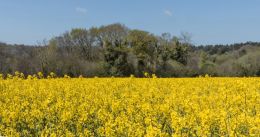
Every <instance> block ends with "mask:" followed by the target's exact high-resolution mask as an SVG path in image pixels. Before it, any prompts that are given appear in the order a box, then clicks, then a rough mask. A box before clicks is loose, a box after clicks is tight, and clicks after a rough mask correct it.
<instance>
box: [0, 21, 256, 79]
mask: <svg viewBox="0 0 260 137" xmlns="http://www.w3.org/2000/svg"><path fill="white" fill-rule="evenodd" d="M190 39H191V38H190V36H189V35H188V34H187V33H183V34H182V35H181V36H179V37H176V36H171V35H170V34H169V33H163V34H162V35H161V36H156V35H154V34H151V33H149V32H146V31H142V30H131V29H129V28H127V27H126V26H124V25H122V24H112V25H107V26H101V27H93V28H90V29H81V28H78V29H72V30H71V31H69V32H66V33H64V34H62V35H60V36H57V37H54V38H52V39H51V40H50V41H48V42H42V43H40V44H39V45H38V46H25V45H7V44H4V43H2V44H1V43H0V73H3V74H5V76H6V75H7V74H14V72H15V71H20V72H23V73H24V74H25V75H26V76H27V75H28V74H34V73H37V72H39V71H41V72H43V74H44V76H46V75H47V74H49V73H50V72H55V73H56V74H57V75H58V76H63V75H64V74H67V75H69V76H71V77H78V76H79V75H83V76H88V77H91V76H100V77H101V76H119V77H123V76H124V77H125V76H130V74H134V75H135V76H138V77H143V73H144V72H149V73H154V74H156V75H157V76H159V77H192V76H198V75H204V74H210V75H212V76H260V43H254V42H247V43H241V44H233V45H207V46H194V45H192V44H191V40H190Z"/></svg>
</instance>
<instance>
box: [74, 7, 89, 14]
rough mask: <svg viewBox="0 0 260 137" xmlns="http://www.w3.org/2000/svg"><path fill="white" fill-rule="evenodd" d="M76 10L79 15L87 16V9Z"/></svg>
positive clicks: (78, 8)
mask: <svg viewBox="0 0 260 137" xmlns="http://www.w3.org/2000/svg"><path fill="white" fill-rule="evenodd" d="M75 10H76V12H78V13H82V14H87V9H85V8H81V7H77V8H76V9H75Z"/></svg>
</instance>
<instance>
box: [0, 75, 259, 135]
mask: <svg viewBox="0 0 260 137" xmlns="http://www.w3.org/2000/svg"><path fill="white" fill-rule="evenodd" d="M9 77H10V78H8V79H7V80H3V79H2V80H0V135H1V136H8V137H12V136H26V137H27V136H43V137H45V136H46V137H47V136H51V137H52V136H53V137H54V136H57V137H60V136H78V137H81V136H82V137H83V136H97V137H99V136H100V137H101V136H102V137H105V136H106V137H114V136H118V137H126V136H129V137H135V136H137V137H143V136H145V137H171V136H172V137H179V136H183V137H185V136H187V137H193V136H194V137H206V136H212V137H218V136H226V137H235V136H237V137H242V136H251V137H259V136H260V78H210V77H206V78H156V77H154V78H134V77H130V78H69V77H65V78H50V77H49V79H37V78H33V77H30V78H28V79H23V78H19V77H11V76H9Z"/></svg>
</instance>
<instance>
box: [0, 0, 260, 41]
mask: <svg viewBox="0 0 260 137" xmlns="http://www.w3.org/2000/svg"><path fill="white" fill-rule="evenodd" d="M259 6H260V1H259V0H214V1H213V0H0V19H1V20H0V41H2V42H7V43H18V44H21V43H23V44H36V43H37V42H40V41H42V40H44V39H49V38H51V37H53V36H57V35H60V34H62V33H64V32H65V31H68V30H70V29H71V28H77V27H81V28H90V27H92V26H100V25H107V24H111V23H118V22H119V23H122V24H125V25H126V26H128V27H129V28H131V29H142V30H147V31H149V32H152V33H154V34H157V35H159V34H161V33H163V32H169V33H172V34H173V35H179V34H180V33H181V32H189V33H191V34H192V42H193V43H194V44H196V45H199V44H229V43H235V42H246V41H260V26H259V25H260V16H259V13H260V8H259Z"/></svg>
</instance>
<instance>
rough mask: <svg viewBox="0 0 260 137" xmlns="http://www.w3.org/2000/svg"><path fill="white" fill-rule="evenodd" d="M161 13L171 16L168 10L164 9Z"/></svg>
mask: <svg viewBox="0 0 260 137" xmlns="http://www.w3.org/2000/svg"><path fill="white" fill-rule="evenodd" d="M163 13H164V14H165V15H167V16H170V17H171V16H172V12H171V11H170V10H164V11H163Z"/></svg>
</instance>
